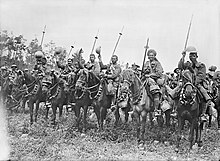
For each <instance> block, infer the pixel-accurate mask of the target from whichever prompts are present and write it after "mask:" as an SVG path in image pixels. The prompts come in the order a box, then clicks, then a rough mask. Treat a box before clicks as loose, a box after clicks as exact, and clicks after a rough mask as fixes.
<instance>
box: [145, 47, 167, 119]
mask: <svg viewBox="0 0 220 161" xmlns="http://www.w3.org/2000/svg"><path fill="white" fill-rule="evenodd" d="M156 55H157V53H156V51H155V50H153V49H149V50H148V52H147V56H148V59H149V61H147V62H146V63H145V64H144V77H145V78H147V79H148V81H149V85H150V93H151V94H152V96H153V102H154V108H155V116H159V115H161V110H159V104H160V94H161V93H160V87H159V85H162V84H163V79H162V77H163V68H162V66H161V63H160V62H159V61H158V60H157V58H156Z"/></svg>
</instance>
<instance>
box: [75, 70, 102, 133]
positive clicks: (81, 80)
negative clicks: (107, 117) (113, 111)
mask: <svg viewBox="0 0 220 161" xmlns="http://www.w3.org/2000/svg"><path fill="white" fill-rule="evenodd" d="M99 86H100V80H99V78H98V77H96V76H95V75H94V74H93V73H92V72H89V71H88V70H87V69H81V70H80V71H79V72H78V79H77V81H76V87H75V99H76V105H75V108H74V112H75V115H76V117H77V128H78V130H79V123H80V109H81V107H83V110H84V117H83V132H85V131H86V124H87V122H86V116H87V111H88V106H90V105H92V103H93V100H94V97H95V96H96V95H97V92H98V89H99ZM96 107H97V106H95V107H94V110H95V113H96V115H97V118H98V120H99V118H100V117H99V114H98V111H97V109H96Z"/></svg>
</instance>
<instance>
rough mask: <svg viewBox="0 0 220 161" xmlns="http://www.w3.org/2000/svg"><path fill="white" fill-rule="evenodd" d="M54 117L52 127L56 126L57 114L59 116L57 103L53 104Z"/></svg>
mask: <svg viewBox="0 0 220 161" xmlns="http://www.w3.org/2000/svg"><path fill="white" fill-rule="evenodd" d="M51 107H52V111H53V116H52V125H55V123H56V114H57V105H56V104H55V103H52V104H51Z"/></svg>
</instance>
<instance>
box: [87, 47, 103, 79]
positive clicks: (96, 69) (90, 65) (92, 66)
mask: <svg viewBox="0 0 220 161" xmlns="http://www.w3.org/2000/svg"><path fill="white" fill-rule="evenodd" d="M100 52H101V48H100V47H99V48H97V49H96V53H99V54H100ZM95 59H96V57H95V54H90V56H89V61H88V62H87V63H86V64H85V67H86V68H87V69H88V70H89V71H92V72H93V73H94V74H95V75H96V76H99V74H100V71H101V68H100V64H99V62H97V61H95Z"/></svg>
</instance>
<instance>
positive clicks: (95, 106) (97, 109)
mask: <svg viewBox="0 0 220 161" xmlns="http://www.w3.org/2000/svg"><path fill="white" fill-rule="evenodd" d="M93 108H94V112H95V114H96V117H97V121H98V128H99V130H101V128H100V125H101V123H100V110H99V106H97V105H94V106H93Z"/></svg>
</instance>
